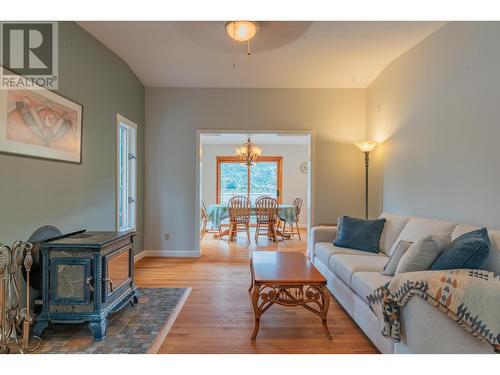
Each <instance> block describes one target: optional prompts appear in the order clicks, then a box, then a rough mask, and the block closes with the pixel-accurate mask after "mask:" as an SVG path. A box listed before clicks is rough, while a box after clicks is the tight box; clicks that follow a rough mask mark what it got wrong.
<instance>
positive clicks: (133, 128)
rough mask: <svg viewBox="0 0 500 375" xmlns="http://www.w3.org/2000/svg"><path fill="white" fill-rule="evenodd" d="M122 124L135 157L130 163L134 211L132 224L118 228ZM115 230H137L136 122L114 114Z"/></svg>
mask: <svg viewBox="0 0 500 375" xmlns="http://www.w3.org/2000/svg"><path fill="white" fill-rule="evenodd" d="M122 126H124V127H126V128H128V129H130V130H131V131H132V132H131V135H132V139H131V140H130V144H131V146H132V150H131V153H132V154H133V155H134V156H135V157H136V158H135V159H134V160H135V163H132V164H131V165H132V168H131V174H132V177H131V179H132V181H134V186H132V189H133V199H134V201H135V202H134V203H135V204H134V212H133V220H134V222H133V225H132V226H129V227H127V228H123V229H122V228H120V212H119V210H120V128H121V127H122ZM115 144H116V230H117V231H121V230H137V216H138V215H137V210H138V208H137V204H138V202H137V186H138V184H137V157H138V156H137V124H136V123H134V122H132V121H130V120H129V119H127V118H126V117H124V116H122V115H120V114H118V113H117V114H116V142H115Z"/></svg>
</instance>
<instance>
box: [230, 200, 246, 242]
mask: <svg viewBox="0 0 500 375" xmlns="http://www.w3.org/2000/svg"><path fill="white" fill-rule="evenodd" d="M227 209H228V211H229V241H230V242H231V241H235V240H236V236H237V235H238V232H243V231H245V232H246V233H247V239H248V243H250V201H249V200H248V199H247V198H246V197H244V196H234V197H232V198H231V199H230V200H229V202H228V203H227Z"/></svg>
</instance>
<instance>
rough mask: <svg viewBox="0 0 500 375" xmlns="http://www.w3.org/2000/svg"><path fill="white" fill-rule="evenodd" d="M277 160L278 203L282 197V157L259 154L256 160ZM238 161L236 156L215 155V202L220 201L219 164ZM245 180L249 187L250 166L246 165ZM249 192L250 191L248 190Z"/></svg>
mask: <svg viewBox="0 0 500 375" xmlns="http://www.w3.org/2000/svg"><path fill="white" fill-rule="evenodd" d="M261 161H262V162H277V164H278V176H277V178H278V181H277V183H278V199H277V201H278V203H279V204H281V203H282V198H283V190H282V182H283V181H282V176H283V170H282V165H283V157H282V156H260V157H259V159H258V160H257V163H258V162H261ZM238 162H240V159H239V158H238V157H237V156H217V157H216V177H215V178H216V181H215V183H216V189H215V201H216V202H217V204H219V203H220V173H221V172H220V167H221V164H223V163H238ZM247 179H248V180H247V181H248V187H249V188H250V168H248V167H247ZM249 193H250V191H249Z"/></svg>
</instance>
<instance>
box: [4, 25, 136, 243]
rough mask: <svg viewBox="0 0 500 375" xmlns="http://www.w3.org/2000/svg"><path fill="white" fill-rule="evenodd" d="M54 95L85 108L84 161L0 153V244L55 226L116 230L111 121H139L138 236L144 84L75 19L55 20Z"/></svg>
mask: <svg viewBox="0 0 500 375" xmlns="http://www.w3.org/2000/svg"><path fill="white" fill-rule="evenodd" d="M57 93H58V94H61V95H63V96H64V97H66V98H68V99H71V100H73V101H75V102H77V103H79V104H81V105H82V106H83V134H82V138H83V141H82V157H83V163H82V164H81V165H80V164H70V163H64V162H55V161H49V160H42V159H34V158H27V157H21V156H10V155H3V154H0V173H1V174H0V176H1V178H2V181H1V183H0V242H4V243H6V244H11V243H12V242H13V241H14V240H16V239H27V238H28V236H29V235H30V234H31V233H32V232H33V230H34V229H36V228H37V227H39V226H41V225H43V224H52V225H55V226H57V227H59V228H60V229H61V230H62V231H63V232H69V231H73V230H78V229H83V228H85V229H88V230H92V229H93V230H114V229H115V227H116V208H115V207H116V203H115V202H116V145H115V142H116V120H115V115H116V113H119V114H121V115H123V116H125V117H126V118H128V119H130V120H131V121H133V122H135V123H137V125H138V207H139V211H138V236H137V246H136V249H135V251H136V253H137V252H139V251H141V250H142V248H143V243H144V240H143V228H144V220H143V219H144V211H143V202H144V86H143V85H142V84H141V82H140V81H139V80H138V79H137V77H136V76H135V75H134V73H133V72H132V71H131V70H130V68H129V67H128V66H127V65H126V64H125V63H124V62H123V61H122V60H121V59H120V58H119V57H118V56H116V55H115V54H114V53H113V52H111V51H110V50H109V49H108V48H106V47H105V46H104V45H103V44H102V43H100V42H99V41H98V40H96V39H95V38H94V37H92V36H91V35H90V34H88V33H87V32H86V31H84V30H83V29H82V28H81V27H80V26H78V25H77V24H75V23H73V22H62V23H59V90H57Z"/></svg>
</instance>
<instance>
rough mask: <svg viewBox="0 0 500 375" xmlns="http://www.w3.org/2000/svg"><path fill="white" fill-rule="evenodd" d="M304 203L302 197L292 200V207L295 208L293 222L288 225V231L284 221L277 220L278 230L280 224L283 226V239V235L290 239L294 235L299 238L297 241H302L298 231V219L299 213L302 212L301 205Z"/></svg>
mask: <svg viewBox="0 0 500 375" xmlns="http://www.w3.org/2000/svg"><path fill="white" fill-rule="evenodd" d="M303 202H304V199H303V198H302V197H296V198H295V199H294V200H293V207H294V208H295V220H294V221H293V222H292V223H290V227H291V228H290V231H288V232H287V231H286V225H287V222H286V220H283V218H281V217H280V218H279V223H278V228H277V229H278V230H279V229H280V228H281V224H283V229H282V233H283V237H285V235H289V236H290V237H293V236H294V235H298V236H299V240H302V238H301V236H300V230H299V218H300V211H301V210H302V203H303ZM294 224H295V228H294Z"/></svg>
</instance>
